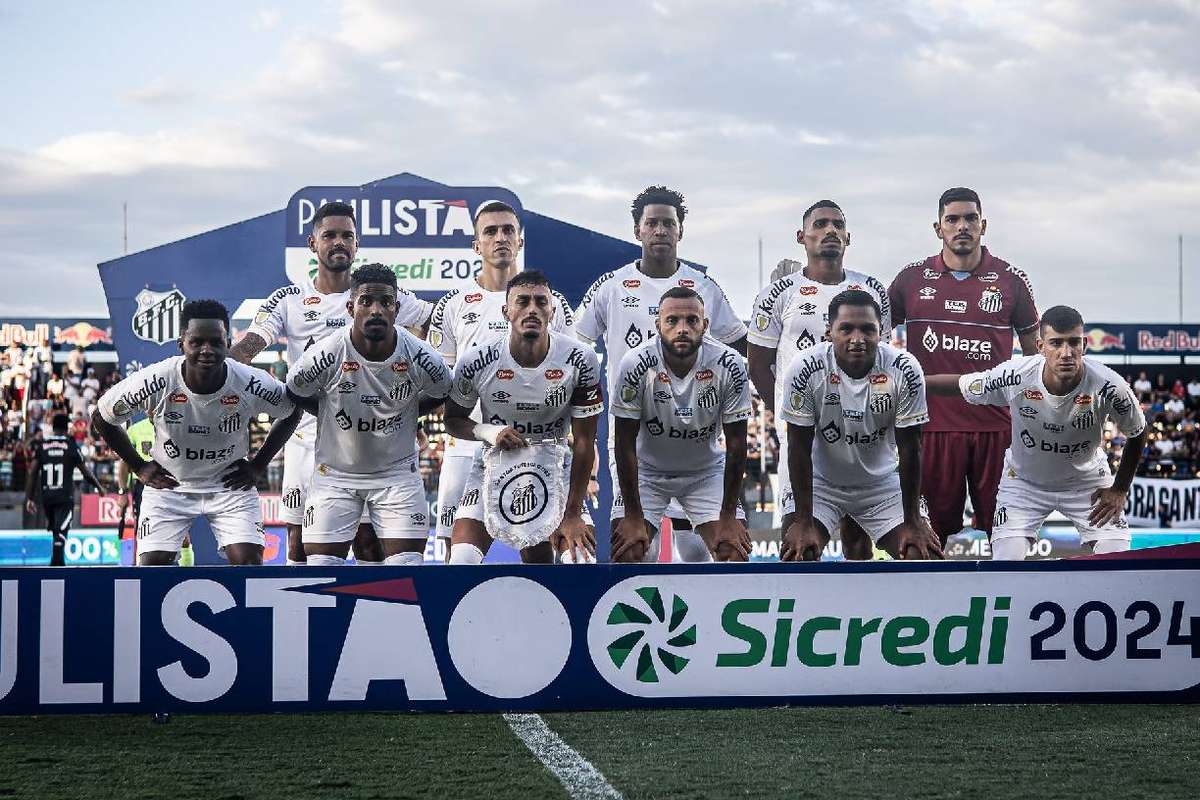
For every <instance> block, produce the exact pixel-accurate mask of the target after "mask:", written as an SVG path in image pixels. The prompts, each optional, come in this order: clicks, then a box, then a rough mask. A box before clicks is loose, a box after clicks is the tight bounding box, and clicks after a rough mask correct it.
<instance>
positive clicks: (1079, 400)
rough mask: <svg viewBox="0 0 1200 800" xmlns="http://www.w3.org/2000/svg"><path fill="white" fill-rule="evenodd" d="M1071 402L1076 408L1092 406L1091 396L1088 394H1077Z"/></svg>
mask: <svg viewBox="0 0 1200 800" xmlns="http://www.w3.org/2000/svg"><path fill="white" fill-rule="evenodd" d="M1073 402H1074V403H1075V405H1077V406H1090V405H1091V404H1092V396H1091V395H1090V394H1077V395H1075V400H1074V401H1073Z"/></svg>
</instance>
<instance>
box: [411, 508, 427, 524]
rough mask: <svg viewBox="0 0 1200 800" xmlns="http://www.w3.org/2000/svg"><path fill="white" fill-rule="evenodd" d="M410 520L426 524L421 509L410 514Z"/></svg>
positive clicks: (414, 522)
mask: <svg viewBox="0 0 1200 800" xmlns="http://www.w3.org/2000/svg"><path fill="white" fill-rule="evenodd" d="M408 521H409V522H411V523H412V524H414V525H424V524H425V515H424V514H422V513H421V512H420V511H416V512H414V513H412V514H409V515H408Z"/></svg>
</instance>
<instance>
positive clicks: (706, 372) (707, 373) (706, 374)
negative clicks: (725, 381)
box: [696, 369, 713, 381]
mask: <svg viewBox="0 0 1200 800" xmlns="http://www.w3.org/2000/svg"><path fill="white" fill-rule="evenodd" d="M712 379H713V371H712V370H711V369H702V370H700V371H699V372H697V373H696V380H698V381H711V380H712Z"/></svg>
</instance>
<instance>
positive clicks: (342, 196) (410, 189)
mask: <svg viewBox="0 0 1200 800" xmlns="http://www.w3.org/2000/svg"><path fill="white" fill-rule="evenodd" d="M335 200H337V201H341V202H344V203H348V204H350V205H351V206H352V207H353V208H354V212H355V219H356V221H357V223H358V239H359V250H358V257H357V259H356V265H357V264H367V263H373V262H378V263H381V264H383V265H384V266H388V267H391V268H392V269H393V270H394V271H395V273H396V279H397V281H398V282H399V284H400V287H401V288H404V289H408V290H409V291H412V292H418V291H439V292H446V291H449V290H451V289H454V288H456V287H458V286H462V285H463V282H464V281H466V280H468V279H470V278H472V277H474V276H475V274H476V273H477V272H479V270H480V267H481V263H480V260H479V256H478V255H476V254H475V251H474V250H473V249H472V248H471V241H472V239H473V238H474V220H475V214H476V212H477V211H478V210H479V208H481V207H482V206H484V205H486V204H487V203H489V202H492V201H494V200H499V201H501V202H503V203H507V204H508V205H510V206H512V207H513V208H514V209H516V211H517V213H518V214H520V213H521V212H522V207H521V201H520V200H519V199H518V198H517V196H516V195H515V194H513V193H512V192H510V191H508V190H507V189H502V188H500V187H496V186H469V187H445V186H382V187H366V188H364V187H361V186H306V187H305V188H303V189H301V190H300V191H298V192H296V193H295V194H294V195H292V199H291V200H289V201H288V207H287V211H286V213H285V215H284V219H285V224H286V231H285V235H284V247H285V253H284V258H285V268H286V270H287V275H288V278H290V279H291V280H292V281H295V282H297V283H301V284H302V283H303V281H304V279H305V278H306V277H308V278H311V277H312V276H313V275H315V274H316V270H317V262H316V256H315V254H314V253H313V252H312V251H311V250H310V249H309V247H308V236H309V234H310V233H312V221H313V216H314V215H315V214H316V212H317V209H318V208H320V207H321V206H322V205H323V204H324V203H326V202H331V201H335ZM517 259H518V265H519V266H520V267H521V268H522V269H523V268H524V266H525V262H524V251H523V250H522V251H521V253H519V254H518V256H517Z"/></svg>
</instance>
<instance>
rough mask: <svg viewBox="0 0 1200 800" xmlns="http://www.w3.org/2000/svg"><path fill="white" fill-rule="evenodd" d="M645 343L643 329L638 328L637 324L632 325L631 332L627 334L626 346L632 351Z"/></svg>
mask: <svg viewBox="0 0 1200 800" xmlns="http://www.w3.org/2000/svg"><path fill="white" fill-rule="evenodd" d="M643 341H645V337H644V336H642V329H641V328H639V327H638V326H637V323H634V324H633V325H630V326H629V330H628V331H626V332H625V346H626V347H628V348H629V349H631V350H632V349H633V348H635V347H637V346H638V345H639V344H641V343H642V342H643Z"/></svg>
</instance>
